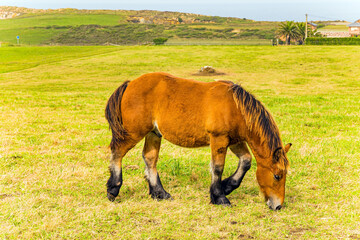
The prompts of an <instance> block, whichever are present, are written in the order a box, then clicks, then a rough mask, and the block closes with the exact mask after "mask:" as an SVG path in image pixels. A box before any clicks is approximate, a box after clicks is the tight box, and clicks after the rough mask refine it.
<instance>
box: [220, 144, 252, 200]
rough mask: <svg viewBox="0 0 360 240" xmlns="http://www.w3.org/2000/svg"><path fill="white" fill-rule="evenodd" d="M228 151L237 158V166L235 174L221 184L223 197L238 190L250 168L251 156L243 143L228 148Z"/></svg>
mask: <svg viewBox="0 0 360 240" xmlns="http://www.w3.org/2000/svg"><path fill="white" fill-rule="evenodd" d="M230 150H231V151H232V152H233V153H234V154H235V155H236V156H237V157H238V158H239V165H238V168H237V169H236V171H235V173H234V174H233V175H231V176H230V177H228V178H226V179H224V180H223V181H222V182H221V185H222V188H223V190H224V193H225V195H228V194H230V193H231V192H232V191H234V190H235V189H236V188H238V187H239V186H240V184H241V182H242V180H243V178H244V176H245V174H246V172H247V171H248V170H249V169H250V167H251V154H250V151H249V148H248V147H247V146H246V143H245V142H240V143H238V144H236V145H232V146H230Z"/></svg>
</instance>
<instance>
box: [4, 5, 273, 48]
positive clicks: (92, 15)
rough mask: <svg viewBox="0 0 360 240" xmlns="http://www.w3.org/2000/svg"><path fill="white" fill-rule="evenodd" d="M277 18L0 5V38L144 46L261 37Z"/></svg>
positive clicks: (24, 41)
mask: <svg viewBox="0 0 360 240" xmlns="http://www.w3.org/2000/svg"><path fill="white" fill-rule="evenodd" d="M277 25H278V23H277V22H257V21H253V20H249V19H245V18H230V17H218V16H205V15H200V14H191V13H181V12H168V11H165V12H161V11H152V10H142V11H135V10H79V9H73V8H64V9H46V10H44V9H31V8H19V7H9V6H3V7H0V42H8V43H10V44H15V43H16V36H20V41H21V43H22V44H28V45H54V44H56V45H106V44H119V45H122V44H130V45H133V44H149V43H151V42H152V40H153V39H154V38H157V37H165V38H169V39H170V41H173V42H174V41H175V42H182V41H183V42H188V41H197V42H209V41H210V42H211V41H219V42H222V41H230V42H231V41H242V40H248V41H249V40H258V41H260V40H263V41H266V42H267V43H269V42H270V39H272V38H273V37H274V34H275V29H276V27H277Z"/></svg>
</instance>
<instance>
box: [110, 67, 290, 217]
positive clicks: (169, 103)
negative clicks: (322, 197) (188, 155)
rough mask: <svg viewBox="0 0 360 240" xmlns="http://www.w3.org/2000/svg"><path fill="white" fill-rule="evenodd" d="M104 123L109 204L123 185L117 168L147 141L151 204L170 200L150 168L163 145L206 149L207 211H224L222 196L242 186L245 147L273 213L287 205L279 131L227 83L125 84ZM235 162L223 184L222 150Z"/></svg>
mask: <svg viewBox="0 0 360 240" xmlns="http://www.w3.org/2000/svg"><path fill="white" fill-rule="evenodd" d="M105 116H106V119H107V121H108V122H109V125H110V129H111V131H112V140H111V143H110V148H111V160H110V167H109V169H110V178H109V180H108V182H107V197H108V199H109V200H110V201H114V200H115V197H116V196H117V195H118V194H119V191H120V187H121V185H122V181H123V180H122V167H121V162H122V159H123V157H124V156H125V154H126V153H127V152H128V151H129V150H130V149H131V148H133V147H134V146H135V145H136V144H137V143H138V142H139V141H140V140H141V139H143V138H144V137H145V144H144V149H143V154H142V156H143V159H144V162H145V174H146V179H147V180H148V183H149V194H150V195H151V197H152V198H154V199H169V198H171V195H170V194H169V193H168V192H166V191H165V190H164V188H163V186H162V184H161V181H160V178H159V174H158V172H157V170H156V163H157V161H158V157H159V150H160V143H161V139H162V138H165V139H166V140H168V141H170V142H171V143H173V144H176V145H179V146H182V147H202V146H208V145H210V148H211V170H212V171H211V174H212V176H211V177H212V178H211V186H210V198H211V203H213V204H219V205H230V201H229V200H228V199H227V198H226V195H228V194H230V193H231V192H232V191H233V190H234V189H236V188H238V187H239V186H240V183H241V181H242V179H243V178H244V176H245V174H246V172H247V171H248V170H249V169H250V166H251V154H250V151H249V149H248V147H247V145H248V146H250V148H251V150H252V153H253V154H254V156H255V159H256V161H257V171H256V177H257V180H258V183H259V186H260V190H261V191H262V192H263V194H264V197H265V201H266V203H267V205H268V206H269V207H270V208H271V209H273V210H279V209H280V208H281V206H282V204H283V202H284V197H285V180H286V173H287V169H288V166H289V162H288V159H287V157H286V153H287V152H288V150H289V148H290V146H291V144H287V145H286V146H283V144H282V142H281V139H280V133H279V129H278V127H277V126H276V124H275V121H274V120H273V118H272V116H271V115H270V113H269V112H268V111H267V110H266V108H265V107H264V106H263V105H262V104H261V102H260V101H259V100H257V99H256V98H255V97H254V96H253V95H251V94H250V93H249V92H247V91H246V90H245V89H243V88H242V87H241V86H239V85H237V84H234V83H232V82H230V81H215V82H210V83H204V82H198V81H194V80H188V79H182V78H178V77H174V76H172V75H170V74H166V73H148V74H145V75H142V76H140V77H139V78H137V79H135V80H133V81H131V82H130V81H126V82H124V83H123V84H122V85H121V86H120V87H119V88H118V89H117V90H116V91H115V92H114V93H113V94H112V96H111V97H110V98H109V100H108V103H107V106H106V110H105ZM228 148H230V150H231V151H232V152H233V153H234V154H235V155H236V156H237V157H238V158H239V164H238V167H237V170H236V171H235V173H234V174H233V175H231V176H230V177H228V178H226V179H224V180H221V176H222V173H223V170H224V165H225V156H226V151H227V149H228Z"/></svg>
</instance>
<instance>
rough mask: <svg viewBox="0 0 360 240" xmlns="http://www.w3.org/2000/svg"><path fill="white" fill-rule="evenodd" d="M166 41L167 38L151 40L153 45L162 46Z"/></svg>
mask: <svg viewBox="0 0 360 240" xmlns="http://www.w3.org/2000/svg"><path fill="white" fill-rule="evenodd" d="M167 40H168V39H167V38H155V39H154V40H153V42H154V44H155V45H164V43H166V41H167Z"/></svg>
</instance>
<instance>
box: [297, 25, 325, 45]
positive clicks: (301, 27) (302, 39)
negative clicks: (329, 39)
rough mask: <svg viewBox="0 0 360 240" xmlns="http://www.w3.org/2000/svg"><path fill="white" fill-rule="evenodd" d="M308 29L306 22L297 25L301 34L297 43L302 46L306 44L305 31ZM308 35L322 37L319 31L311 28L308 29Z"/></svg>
mask: <svg viewBox="0 0 360 240" xmlns="http://www.w3.org/2000/svg"><path fill="white" fill-rule="evenodd" d="M305 29H306V25H305V23H304V22H298V23H296V30H297V32H298V34H299V36H298V38H297V41H298V42H299V44H300V45H302V44H304V42H305V31H306V30H305ZM307 35H308V37H320V36H321V34H320V33H319V32H317V30H316V29H315V30H312V29H311V27H308V29H307Z"/></svg>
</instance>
